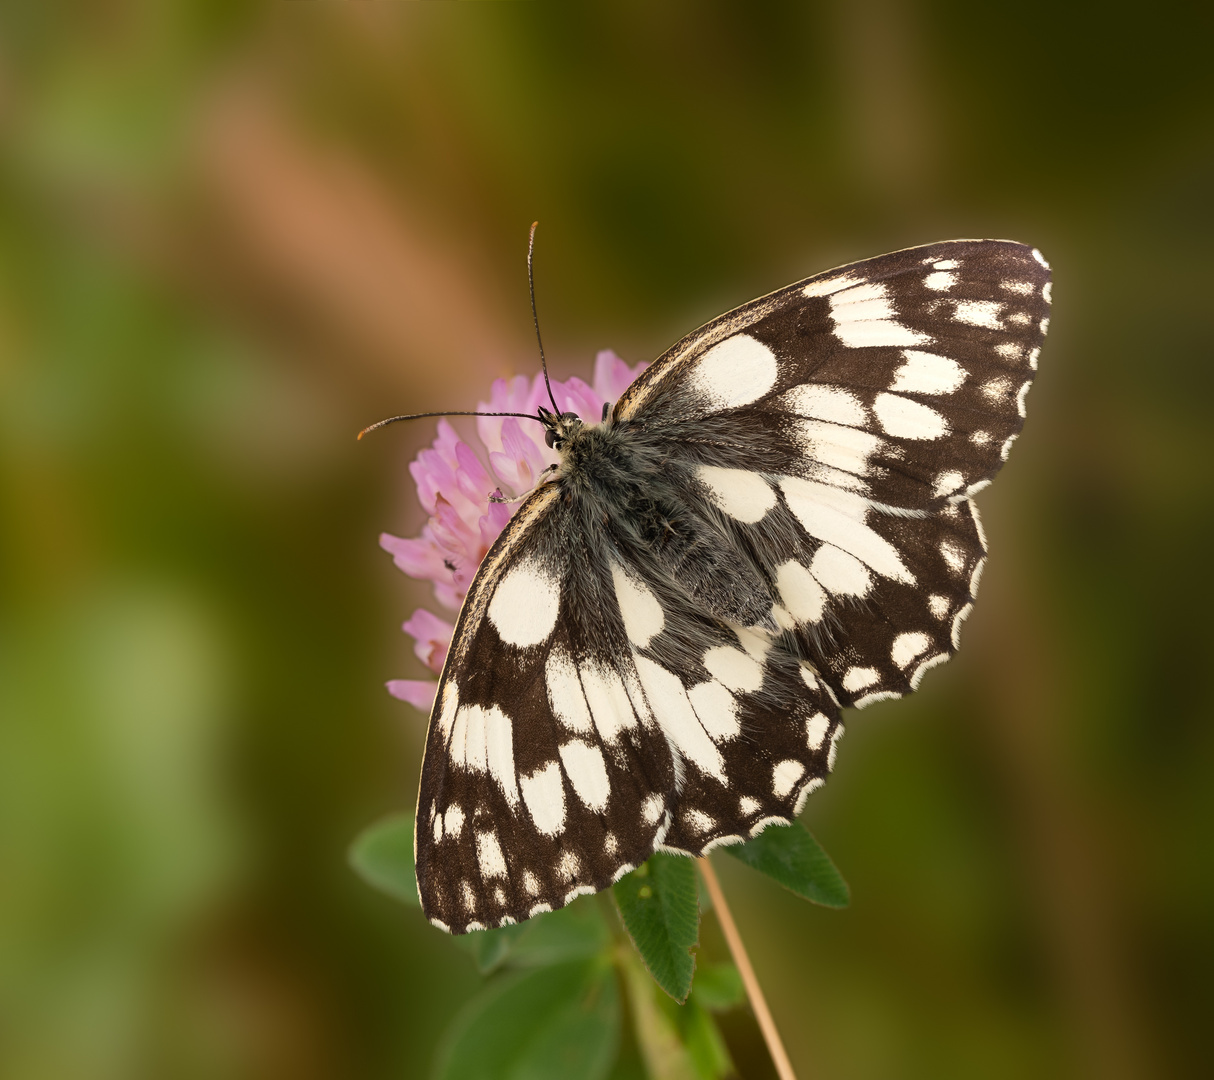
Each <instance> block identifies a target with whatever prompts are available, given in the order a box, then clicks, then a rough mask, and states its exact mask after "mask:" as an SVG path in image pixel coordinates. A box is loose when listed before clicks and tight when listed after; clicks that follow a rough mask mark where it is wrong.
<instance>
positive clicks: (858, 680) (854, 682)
mask: <svg viewBox="0 0 1214 1080" xmlns="http://www.w3.org/2000/svg"><path fill="white" fill-rule="evenodd" d="M880 678H881V673H880V672H879V671H878V670H877V669H876V668H870V667H850V668H848V669H847V671H846V672H845V673H844V675H843V689H844V690H846V691H847V692H848V693H849V694H854V693H856V692H858V691H860V690H867V689H868V687H870V686H872V685H873V683H875V682H877V681H878V680H879V679H880Z"/></svg>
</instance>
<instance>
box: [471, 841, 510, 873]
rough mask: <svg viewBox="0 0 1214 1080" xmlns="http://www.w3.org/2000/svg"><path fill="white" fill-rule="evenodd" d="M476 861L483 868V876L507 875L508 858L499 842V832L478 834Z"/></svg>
mask: <svg viewBox="0 0 1214 1080" xmlns="http://www.w3.org/2000/svg"><path fill="white" fill-rule="evenodd" d="M476 861H477V863H478V864H479V865H480V868H481V877H486V878H496V877H505V876H506V858H505V856H504V855H503V854H502V845H501V844H499V843H498V842H497V833H492V832H478V833H477V834H476Z"/></svg>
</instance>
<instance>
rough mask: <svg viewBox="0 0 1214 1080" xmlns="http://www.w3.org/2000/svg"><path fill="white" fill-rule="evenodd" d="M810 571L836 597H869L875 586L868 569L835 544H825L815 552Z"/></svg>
mask: <svg viewBox="0 0 1214 1080" xmlns="http://www.w3.org/2000/svg"><path fill="white" fill-rule="evenodd" d="M809 569H810V573H812V574H813V576H814V577H815V578H817V579H818V581H819V582H821V584H822V586H823V588H825V589H826V590H828V591H829V592H831V593H833V594H834V595H835V596H867V595H868V591H869V589H871V588H872V586H873V578H872V574H870V573H869V570H868V567H867V566H865V565H864V564H863V563H862V562H861V561H860V560H859V559H857V558H856V557H855V556H854V555H849V554H848V553H847V552H846V551H843V550H841V549H840V548H837V547H835V546H834V545H833V544H823V545H822V546H821V547H820V548H818V550H817V551H816V552H814V557H813V561H812V562H811V563H810V564H809Z"/></svg>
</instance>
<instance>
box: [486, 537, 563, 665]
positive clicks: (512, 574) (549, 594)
mask: <svg viewBox="0 0 1214 1080" xmlns="http://www.w3.org/2000/svg"><path fill="white" fill-rule="evenodd" d="M560 605H561V590H560V584H559V582H558V581H557V580H556V579H555V578H554V577H552V575H551V574H549V572H548V571H547V570H546V569H545V568H544V567H543V565H542V564H541V563H540V562H539V560H538V559H534V558H532V559H525V560H524V561H522V562H520V563H518V564H517V565H516V566H512V567H511V568H510V569H509V570H507V571H506V573H505V574H504V575H503V577H502V579H501V581H499V582H498V584H497V588H496V589H495V590H494V591H493V598H492V599H491V600H490V601H489V621H490V622H491V623H493V628H494V629H495V630H496V631H497V633H498V636H499V637H500V638H501V639H502V640H503V641H504V642H506V643H507V644H508V645H516V646H518V647H519V648H526V647H528V646H531V645H539V644H540V643H542V642H544V641H547V640H548V635H549V634H551V633H552V628H553V627H554V626H556V617H557V613H558V611H559V610H560Z"/></svg>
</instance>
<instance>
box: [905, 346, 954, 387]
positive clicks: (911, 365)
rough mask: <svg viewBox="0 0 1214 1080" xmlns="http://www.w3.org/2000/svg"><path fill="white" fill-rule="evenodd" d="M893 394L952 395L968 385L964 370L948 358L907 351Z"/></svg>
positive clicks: (918, 350) (911, 350)
mask: <svg viewBox="0 0 1214 1080" xmlns="http://www.w3.org/2000/svg"><path fill="white" fill-rule="evenodd" d="M902 357H903V361H904V362H903V364H902V366H901V367H900V368H898V370H897V371H895V372H894V381H893V385H892V386H890V389H891V390H894V391H897V392H898V393H902V394H951V393H952V392H953V391H954V390H957V389H958V388H959V387H960V386H961V384H962V383H963V382H965V369H964V368H963V367H962V366H961V365H960V364H958V363H957V361H956V360H953V359H952V358H951V357H948V356H938V355H937V354H936V353H930V352H923V351H922V350H920V349H904V350H903V352H902Z"/></svg>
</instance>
